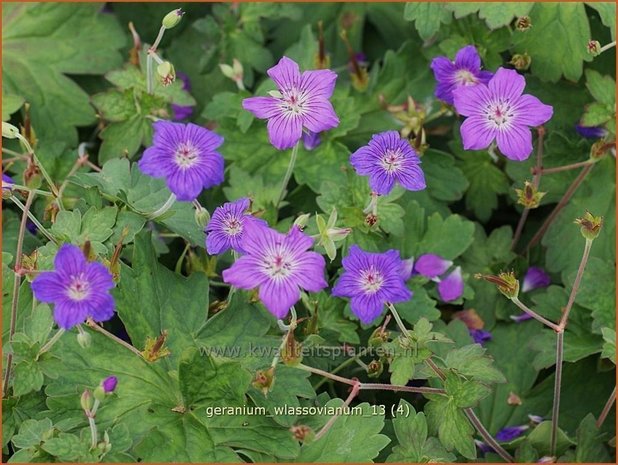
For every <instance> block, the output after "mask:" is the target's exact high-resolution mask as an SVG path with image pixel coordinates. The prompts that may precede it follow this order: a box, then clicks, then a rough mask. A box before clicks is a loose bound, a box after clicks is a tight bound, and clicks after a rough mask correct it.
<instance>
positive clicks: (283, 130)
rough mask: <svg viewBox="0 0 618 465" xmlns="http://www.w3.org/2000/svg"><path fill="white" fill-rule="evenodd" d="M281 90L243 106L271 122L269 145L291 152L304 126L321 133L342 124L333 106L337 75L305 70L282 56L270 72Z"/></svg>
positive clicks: (249, 99) (244, 103) (325, 70)
mask: <svg viewBox="0 0 618 465" xmlns="http://www.w3.org/2000/svg"><path fill="white" fill-rule="evenodd" d="M268 75H269V76H270V78H271V79H272V80H273V81H275V84H276V85H277V89H278V91H274V92H271V93H270V96H269V97H251V98H247V99H245V100H243V102H242V106H243V108H244V109H245V110H249V111H250V112H251V113H253V114H254V115H255V116H256V117H257V118H260V119H267V120H268V125H267V127H268V137H269V139H270V143H271V144H272V145H273V146H274V147H275V148H277V149H279V150H284V149H289V148H291V147H293V146H294V145H296V143H297V142H298V141H299V140H300V138H301V136H302V133H303V127H304V128H306V129H308V130H309V131H311V132H315V133H317V132H322V131H326V130H328V129H332V128H334V127H336V126H338V125H339V118H337V115H336V114H335V110H334V109H333V106H332V104H331V103H330V101H329V100H328V99H329V98H330V97H331V95H333V90H334V89H335V81H336V80H337V74H336V73H335V72H333V71H331V70H328V69H320V70H313V71H305V72H303V73H302V74H301V72H300V69H299V68H298V64H297V63H296V62H294V61H293V60H290V59H289V58H288V57H283V58H281V60H279V63H277V64H276V65H275V66H273V67H272V68H270V69H269V70H268Z"/></svg>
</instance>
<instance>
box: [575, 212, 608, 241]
mask: <svg viewBox="0 0 618 465" xmlns="http://www.w3.org/2000/svg"><path fill="white" fill-rule="evenodd" d="M575 223H576V224H578V225H579V226H580V230H581V233H582V236H584V237H585V238H586V239H587V240H589V241H592V240H594V239H596V238H597V236H598V235H599V233H600V232H601V228H602V227H603V217H602V216H593V215H592V213H590V212H589V211H586V213H585V214H584V216H583V217H581V218H577V219H576V220H575Z"/></svg>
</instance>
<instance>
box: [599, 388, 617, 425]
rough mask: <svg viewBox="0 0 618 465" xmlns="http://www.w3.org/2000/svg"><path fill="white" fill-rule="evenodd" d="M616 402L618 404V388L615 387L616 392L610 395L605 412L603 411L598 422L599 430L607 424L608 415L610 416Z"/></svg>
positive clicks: (604, 408)
mask: <svg viewBox="0 0 618 465" xmlns="http://www.w3.org/2000/svg"><path fill="white" fill-rule="evenodd" d="M614 402H616V387H615V386H614V390H613V391H612V393H611V394H610V395H609V399H607V402H606V403H605V407H603V410H602V411H601V414H600V415H599V419H598V420H597V422H596V426H597V428H600V427H601V426H603V423H604V422H605V419H606V418H607V415H609V412H610V410H611V409H612V407H613V406H614Z"/></svg>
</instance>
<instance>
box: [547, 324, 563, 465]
mask: <svg viewBox="0 0 618 465" xmlns="http://www.w3.org/2000/svg"><path fill="white" fill-rule="evenodd" d="M563 358H564V329H563V330H561V331H558V332H557V333H556V378H555V381H554V405H553V407H552V413H551V438H550V444H549V455H551V456H555V455H556V446H557V442H558V419H559V415H560V387H561V386H560V385H561V383H562V361H563Z"/></svg>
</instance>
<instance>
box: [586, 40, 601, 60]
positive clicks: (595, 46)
mask: <svg viewBox="0 0 618 465" xmlns="http://www.w3.org/2000/svg"><path fill="white" fill-rule="evenodd" d="M586 49H587V50H588V54H590V55H592V56H593V57H596V56H598V55H600V54H601V44H600V43H599V41H598V40H589V41H588V46H587V47H586Z"/></svg>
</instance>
